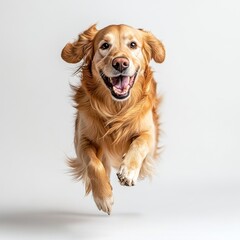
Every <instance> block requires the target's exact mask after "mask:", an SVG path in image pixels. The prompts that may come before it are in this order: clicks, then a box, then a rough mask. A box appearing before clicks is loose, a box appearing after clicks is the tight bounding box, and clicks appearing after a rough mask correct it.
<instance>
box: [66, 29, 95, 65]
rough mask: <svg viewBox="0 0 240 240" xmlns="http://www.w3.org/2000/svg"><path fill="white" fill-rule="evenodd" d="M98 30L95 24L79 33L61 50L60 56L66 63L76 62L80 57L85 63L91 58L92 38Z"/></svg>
mask: <svg viewBox="0 0 240 240" xmlns="http://www.w3.org/2000/svg"><path fill="white" fill-rule="evenodd" d="M97 32H98V30H97V28H96V24H94V25H93V26H91V27H90V28H88V29H87V30H86V31H84V32H83V33H81V34H79V36H78V40H77V41H75V42H74V43H68V44H67V45H66V46H65V47H64V48H63V50H62V54H61V57H62V59H63V60H64V61H66V62H68V63H78V62H80V61H81V60H82V59H83V60H84V62H85V63H86V64H88V63H89V61H90V60H91V59H92V54H93V39H94V37H95V35H96V33H97Z"/></svg>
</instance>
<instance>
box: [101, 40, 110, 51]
mask: <svg viewBox="0 0 240 240" xmlns="http://www.w3.org/2000/svg"><path fill="white" fill-rule="evenodd" d="M109 47H110V44H109V43H106V42H105V43H103V44H102V45H101V47H100V48H101V49H102V50H106V49H108V48H109Z"/></svg>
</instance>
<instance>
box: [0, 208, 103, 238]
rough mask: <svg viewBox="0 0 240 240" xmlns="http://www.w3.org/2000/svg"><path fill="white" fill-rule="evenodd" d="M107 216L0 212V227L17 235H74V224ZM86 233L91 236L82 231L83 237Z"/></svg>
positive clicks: (72, 213)
mask: <svg viewBox="0 0 240 240" xmlns="http://www.w3.org/2000/svg"><path fill="white" fill-rule="evenodd" d="M105 217H107V216H105V215H97V214H87V213H75V212H63V211H21V212H19V211H18V212H14V213H13V212H11V213H3V214H1V213H0V229H1V232H5V233H12V234H15V235H16V234H24V235H26V234H27V235H29V234H30V235H32V234H34V235H35V234H41V235H46V234H48V235H49V234H54V235H61V234H63V235H66V234H67V235H68V234H70V235H72V231H71V230H72V229H71V228H72V227H73V226H77V227H79V228H81V227H83V226H86V225H89V223H91V222H94V221H96V220H97V219H100V218H105ZM100 220H101V219H100ZM97 221H98V220H97ZM84 229H85V228H84ZM85 234H86V235H88V236H89V233H88V232H86V231H82V232H81V235H82V236H81V237H83V236H84V235H85Z"/></svg>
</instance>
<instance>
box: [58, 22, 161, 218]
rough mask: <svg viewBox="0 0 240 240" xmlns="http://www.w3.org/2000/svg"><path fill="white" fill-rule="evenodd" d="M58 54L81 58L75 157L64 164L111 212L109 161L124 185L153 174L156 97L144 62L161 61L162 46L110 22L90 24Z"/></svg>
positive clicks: (76, 91)
mask: <svg viewBox="0 0 240 240" xmlns="http://www.w3.org/2000/svg"><path fill="white" fill-rule="evenodd" d="M62 58H63V59H64V60H65V61H66V62H69V63H78V62H80V61H81V63H82V64H81V67H80V71H81V85H80V86H79V87H73V90H74V97H73V99H74V102H75V107H76V109H77V116H76V124H75V141H74V142H75V149H76V155H77V157H76V158H74V159H70V160H69V165H70V167H71V168H72V170H73V173H74V175H75V177H76V178H77V179H79V180H80V179H81V180H83V181H84V182H85V186H86V193H89V192H90V191H92V193H93V197H94V200H95V203H96V204H97V206H98V208H99V210H103V211H105V212H107V213H108V214H110V212H111V208H112V204H113V196H112V187H111V184H110V181H109V176H110V170H111V167H115V168H117V169H119V171H118V173H117V176H118V178H119V181H120V183H121V184H122V185H126V186H133V185H135V184H136V180H137V179H138V178H144V177H146V176H150V175H151V174H152V171H153V169H152V164H153V162H154V161H155V159H156V156H157V144H158V138H159V123H158V114H157V108H158V105H159V102H160V100H159V98H158V97H157V94H156V82H155V80H154V79H153V73H152V70H151V68H150V67H149V62H150V60H151V59H153V60H154V61H156V62H158V63H161V62H163V61H164V58H165V50H164V47H163V45H162V43H161V42H160V41H159V40H158V39H157V38H156V37H155V36H153V35H152V34H151V33H150V32H146V31H144V30H142V29H135V28H132V27H129V26H126V25H111V26H108V27H106V28H104V29H102V30H99V31H98V30H97V29H96V25H93V26H91V27H90V28H89V29H87V30H86V31H84V32H83V33H81V34H80V35H79V37H78V40H76V41H75V42H74V43H68V44H67V45H66V46H65V47H64V49H63V50H62ZM114 59H115V60H114ZM114 61H115V62H114ZM121 67H122V68H123V69H122V68H121ZM125 68H126V69H125ZM104 81H105V82H104Z"/></svg>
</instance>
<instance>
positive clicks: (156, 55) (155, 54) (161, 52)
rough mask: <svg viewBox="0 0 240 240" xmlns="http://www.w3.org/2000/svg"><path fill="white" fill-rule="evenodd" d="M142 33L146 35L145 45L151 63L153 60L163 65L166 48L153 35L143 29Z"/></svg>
mask: <svg viewBox="0 0 240 240" xmlns="http://www.w3.org/2000/svg"><path fill="white" fill-rule="evenodd" d="M140 30H141V31H143V32H144V34H145V45H144V48H145V50H146V55H147V58H148V60H149V61H150V60H151V59H152V58H153V60H154V61H155V62H157V63H162V62H163V61H164V59H165V48H164V46H163V44H162V42H161V41H160V40H158V39H157V38H156V37H155V36H154V35H153V34H152V33H150V32H146V31H144V30H142V29H140Z"/></svg>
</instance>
